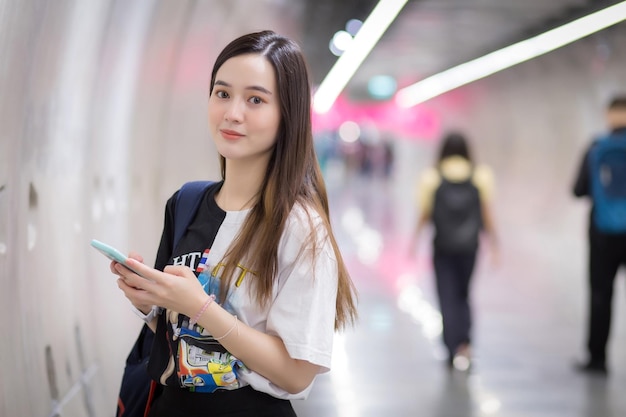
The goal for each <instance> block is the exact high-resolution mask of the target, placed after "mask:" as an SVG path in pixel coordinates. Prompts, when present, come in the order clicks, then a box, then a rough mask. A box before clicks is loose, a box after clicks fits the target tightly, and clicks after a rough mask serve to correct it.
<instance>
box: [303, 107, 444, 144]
mask: <svg viewBox="0 0 626 417" xmlns="http://www.w3.org/2000/svg"><path fill="white" fill-rule="evenodd" d="M348 120H350V121H353V122H356V123H359V124H362V123H372V122H373V123H375V124H376V125H377V126H378V128H379V129H380V130H381V131H384V132H389V133H392V134H393V135H394V136H397V137H402V138H406V139H410V140H430V139H435V138H437V137H438V136H439V134H440V129H441V120H440V116H439V114H438V113H437V112H435V111H434V110H432V109H428V108H426V107H423V106H417V107H412V108H409V109H405V108H401V107H398V106H397V105H396V104H395V102H394V101H393V100H390V101H384V102H370V103H352V102H349V101H347V100H346V99H345V98H344V97H343V96H340V97H339V98H338V99H337V101H335V104H334V105H333V107H332V108H331V109H330V111H328V112H327V113H325V114H317V113H315V112H313V115H312V121H313V130H314V132H320V131H325V130H335V129H337V128H338V127H339V126H340V125H341V124H342V123H343V122H345V121H348Z"/></svg>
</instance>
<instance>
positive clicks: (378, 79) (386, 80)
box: [367, 75, 398, 100]
mask: <svg viewBox="0 0 626 417" xmlns="http://www.w3.org/2000/svg"><path fill="white" fill-rule="evenodd" d="M397 86H398V84H397V83H396V80H395V79H394V78H393V77H391V76H389V75H375V76H373V77H372V78H370V80H369V82H368V83H367V92H368V93H369V95H370V96H371V97H372V98H374V99H377V100H386V99H389V98H391V97H392V96H393V95H394V94H395V92H396V88H397Z"/></svg>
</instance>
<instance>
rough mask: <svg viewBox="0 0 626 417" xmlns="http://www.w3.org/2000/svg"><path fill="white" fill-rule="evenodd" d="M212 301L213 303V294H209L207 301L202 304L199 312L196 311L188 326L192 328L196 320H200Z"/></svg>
mask: <svg viewBox="0 0 626 417" xmlns="http://www.w3.org/2000/svg"><path fill="white" fill-rule="evenodd" d="M213 301H215V294H209V298H208V300H206V303H204V305H203V306H202V308H201V309H200V311H198V314H196V315H195V317H194V318H192V319H191V320H190V321H189V326H193V325H194V324H196V323H197V322H198V320H200V317H202V315H203V314H204V312H205V311H206V309H207V308H209V305H211V303H212V302H213Z"/></svg>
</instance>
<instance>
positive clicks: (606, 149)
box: [573, 95, 626, 375]
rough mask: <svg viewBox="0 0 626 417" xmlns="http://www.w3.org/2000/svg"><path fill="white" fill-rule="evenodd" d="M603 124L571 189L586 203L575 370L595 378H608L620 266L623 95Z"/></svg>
mask: <svg viewBox="0 0 626 417" xmlns="http://www.w3.org/2000/svg"><path fill="white" fill-rule="evenodd" d="M606 119H607V124H608V127H609V133H608V134H606V135H604V136H602V137H599V138H597V139H596V140H594V141H593V142H592V144H591V145H590V146H589V148H588V149H587V151H586V152H585V154H584V157H583V158H582V161H581V163H580V165H579V169H578V176H577V178H576V182H575V184H574V187H573V193H574V195H575V196H576V197H585V198H590V200H591V210H590V213H589V228H588V248H589V253H588V279H589V301H588V302H589V304H588V314H589V315H588V323H587V358H586V359H585V360H584V361H582V362H578V363H576V364H575V369H576V370H578V371H581V372H586V373H596V374H601V375H606V374H607V372H608V367H607V352H606V351H607V343H608V340H609V333H610V328H611V308H612V306H611V305H612V302H613V287H614V281H615V277H616V276H617V272H618V270H619V267H620V265H621V266H624V265H626V95H619V96H616V97H614V98H613V99H612V100H611V101H610V103H609V105H608V108H607V111H606Z"/></svg>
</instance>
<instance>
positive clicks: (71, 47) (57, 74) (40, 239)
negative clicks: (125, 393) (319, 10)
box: [0, 0, 298, 417]
mask: <svg viewBox="0 0 626 417" xmlns="http://www.w3.org/2000/svg"><path fill="white" fill-rule="evenodd" d="M297 10H298V9H297V7H296V6H295V5H290V6H289V7H287V6H286V5H282V2H275V1H255V2H247V1H228V2H218V1H183V0H181V1H175V2H174V1H132V2H128V1H124V0H119V1H108V0H94V1H89V2H84V1H78V0H74V1H72V0H67V1H59V2H47V1H14V2H0V62H1V64H0V91H1V94H0V126H1V128H0V135H1V141H0V274H1V275H0V284H1V285H2V291H1V292H0V312H1V315H2V317H4V318H5V319H4V320H1V322H2V324H1V325H0V326H1V327H0V329H1V331H2V333H1V334H2V342H1V345H0V368H1V369H2V377H1V378H0V415H1V416H7V417H18V416H52V415H56V414H60V415H63V416H110V415H113V414H114V412H115V404H116V395H117V389H118V387H119V379H120V376H121V373H122V369H123V364H124V360H125V357H126V354H127V353H128V350H129V349H130V347H131V345H132V343H133V340H134V337H135V336H136V334H137V330H138V329H139V327H140V322H139V321H138V320H137V318H136V317H135V316H134V314H133V313H132V312H130V310H129V308H128V303H127V300H125V299H124V297H123V295H121V294H120V292H119V289H118V288H117V284H116V283H115V279H114V278H113V276H112V275H111V274H110V273H109V272H107V269H108V268H107V264H108V262H107V260H106V259H105V258H104V257H102V256H101V255H99V254H98V253H97V252H96V251H94V250H93V249H91V248H90V247H89V241H90V239H92V238H98V239H100V240H103V241H106V242H110V243H112V244H113V245H115V246H118V247H119V248H120V249H123V250H128V249H130V248H133V249H135V250H138V251H139V252H140V253H143V254H145V257H146V261H147V262H153V259H154V255H155V252H156V246H157V244H158V240H159V236H160V229H161V226H162V218H163V204H164V202H165V200H166V199H167V197H169V196H170V195H171V193H172V192H174V190H175V189H176V188H177V187H178V186H179V185H180V183H182V182H183V181H185V180H188V179H197V178H206V177H211V178H217V176H218V168H217V158H216V154H215V152H214V149H213V147H212V144H211V140H210V137H209V136H208V134H207V129H206V127H205V119H206V117H205V113H206V100H207V91H208V88H207V87H208V81H209V75H210V70H211V66H212V63H213V60H214V58H215V57H216V55H217V53H218V52H219V51H220V49H221V48H222V47H223V46H224V45H225V44H226V43H227V42H228V41H230V40H231V39H233V38H234V37H235V36H238V35H240V34H243V33H246V32H249V31H252V30H259V29H265V28H272V29H275V30H277V31H279V32H282V33H285V34H288V35H291V36H294V37H297V36H298V34H297V33H296V32H294V27H297V21H296V20H295V16H294V17H293V18H290V17H291V15H292V14H294V13H295V12H296V11H297ZM249 16H254V19H251V18H250V17H249Z"/></svg>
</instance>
